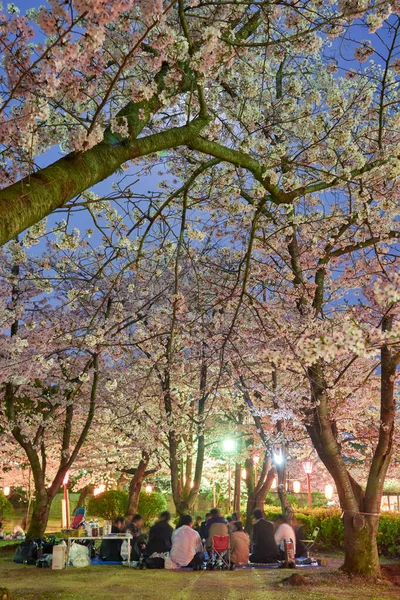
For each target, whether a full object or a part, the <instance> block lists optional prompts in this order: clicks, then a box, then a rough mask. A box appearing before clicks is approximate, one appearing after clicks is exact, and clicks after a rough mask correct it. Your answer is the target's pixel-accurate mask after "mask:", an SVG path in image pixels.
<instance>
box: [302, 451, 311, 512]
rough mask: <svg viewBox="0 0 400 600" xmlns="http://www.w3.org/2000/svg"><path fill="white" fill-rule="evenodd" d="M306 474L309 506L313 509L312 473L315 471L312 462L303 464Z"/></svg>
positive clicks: (308, 461)
mask: <svg viewBox="0 0 400 600" xmlns="http://www.w3.org/2000/svg"><path fill="white" fill-rule="evenodd" d="M303 469H304V473H305V474H306V475H307V493H308V506H309V508H312V496H311V473H312V470H313V464H312V462H311V460H307V461H306V462H303Z"/></svg>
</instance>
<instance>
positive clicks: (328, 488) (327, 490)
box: [325, 483, 333, 500]
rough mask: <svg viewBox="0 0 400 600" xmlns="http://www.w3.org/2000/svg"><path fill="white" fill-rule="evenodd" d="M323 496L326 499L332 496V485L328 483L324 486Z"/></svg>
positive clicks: (330, 498)
mask: <svg viewBox="0 0 400 600" xmlns="http://www.w3.org/2000/svg"><path fill="white" fill-rule="evenodd" d="M325 498H326V499H327V500H332V498H333V487H332V486H331V485H330V484H329V483H328V485H326V486H325Z"/></svg>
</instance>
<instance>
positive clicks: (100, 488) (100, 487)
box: [99, 483, 106, 494]
mask: <svg viewBox="0 0 400 600" xmlns="http://www.w3.org/2000/svg"><path fill="white" fill-rule="evenodd" d="M99 490H100V493H101V494H102V493H103V492H105V490H106V485H105V483H101V484H100V485H99Z"/></svg>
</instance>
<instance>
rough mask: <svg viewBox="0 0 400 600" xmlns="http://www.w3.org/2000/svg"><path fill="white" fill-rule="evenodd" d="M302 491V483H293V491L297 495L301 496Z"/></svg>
mask: <svg viewBox="0 0 400 600" xmlns="http://www.w3.org/2000/svg"><path fill="white" fill-rule="evenodd" d="M300 490H301V484H300V481H293V491H294V493H295V494H299V493H300Z"/></svg>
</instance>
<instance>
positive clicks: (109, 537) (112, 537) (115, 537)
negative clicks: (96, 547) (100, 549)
mask: <svg viewBox="0 0 400 600" xmlns="http://www.w3.org/2000/svg"><path fill="white" fill-rule="evenodd" d="M63 539H64V540H66V541H67V567H68V563H69V553H70V550H71V543H72V542H75V541H77V540H78V541H79V540H89V541H91V542H93V541H94V542H96V541H97V540H100V541H101V540H117V541H121V542H123V541H124V540H128V563H129V566H131V541H132V539H133V538H132V536H131V535H99V536H96V537H88V536H85V537H83V536H80V537H79V536H76V537H75V536H74V537H65V538H63Z"/></svg>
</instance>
